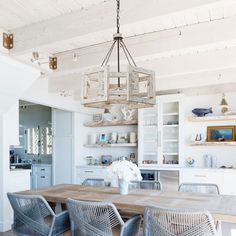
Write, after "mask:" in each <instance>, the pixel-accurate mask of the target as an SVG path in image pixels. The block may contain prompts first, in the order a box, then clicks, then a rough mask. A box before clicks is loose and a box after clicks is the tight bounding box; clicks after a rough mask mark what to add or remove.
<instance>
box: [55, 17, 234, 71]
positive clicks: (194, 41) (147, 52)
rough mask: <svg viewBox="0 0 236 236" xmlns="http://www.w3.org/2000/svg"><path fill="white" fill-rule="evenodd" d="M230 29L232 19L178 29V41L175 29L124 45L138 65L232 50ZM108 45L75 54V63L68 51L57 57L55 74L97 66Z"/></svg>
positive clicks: (131, 40) (112, 57) (113, 58)
mask: <svg viewBox="0 0 236 236" xmlns="http://www.w3.org/2000/svg"><path fill="white" fill-rule="evenodd" d="M229 26H230V27H229ZM231 27H233V28H234V27H235V28H236V17H234V18H230V19H223V20H219V21H214V22H207V23H204V24H196V25H194V26H189V27H184V28H180V30H181V33H182V36H181V39H180V40H179V29H174V30H169V31H163V32H156V33H153V34H146V35H142V36H137V37H135V38H129V39H125V40H124V41H125V43H126V45H127V47H128V48H129V50H130V52H131V54H132V56H133V57H134V59H135V61H136V62H140V63H138V64H140V65H142V64H143V62H144V61H146V60H155V59H161V58H165V57H167V58H169V57H171V56H177V55H181V54H183V55H185V54H196V52H197V51H199V52H202V51H203V52H205V51H207V50H209V51H213V50H216V49H223V48H225V47H234V46H236V31H233V30H232V28H231ZM219 32H224V34H221V33H220V34H219ZM110 45H111V43H105V44H102V45H97V46H93V47H88V48H83V49H80V50H77V51H76V53H77V54H78V60H77V62H73V61H72V57H73V52H72V51H71V52H65V53H59V54H57V57H58V71H70V70H73V69H75V68H80V69H83V68H86V67H89V66H92V65H100V64H101V62H102V60H103V58H104V57H105V53H106V52H107V51H108V49H109V47H110ZM115 59H116V57H115V55H112V56H111V59H110V61H111V62H112V61H114V60H115Z"/></svg>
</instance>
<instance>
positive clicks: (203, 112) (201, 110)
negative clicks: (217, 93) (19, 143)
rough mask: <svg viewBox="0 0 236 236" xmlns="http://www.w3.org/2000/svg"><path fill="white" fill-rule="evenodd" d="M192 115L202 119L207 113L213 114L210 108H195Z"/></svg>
mask: <svg viewBox="0 0 236 236" xmlns="http://www.w3.org/2000/svg"><path fill="white" fill-rule="evenodd" d="M192 113H193V114H195V115H196V116H199V117H203V116H205V115H207V114H209V113H213V111H212V107H210V108H208V109H207V108H195V109H193V110H192Z"/></svg>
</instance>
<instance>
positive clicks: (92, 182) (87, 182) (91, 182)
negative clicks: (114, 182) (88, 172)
mask: <svg viewBox="0 0 236 236" xmlns="http://www.w3.org/2000/svg"><path fill="white" fill-rule="evenodd" d="M82 185H87V186H97V187H105V186H106V187H108V186H109V183H106V182H105V180H104V179H85V180H84V182H83V183H82Z"/></svg>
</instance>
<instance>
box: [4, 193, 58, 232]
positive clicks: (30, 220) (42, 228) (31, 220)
mask: <svg viewBox="0 0 236 236" xmlns="http://www.w3.org/2000/svg"><path fill="white" fill-rule="evenodd" d="M7 196H8V199H9V201H10V204H11V206H12V208H13V211H14V224H13V229H14V231H15V232H17V233H19V234H23V235H35V236H36V235H40V236H41V235H49V234H50V230H51V228H50V227H51V224H52V222H50V221H49V222H47V224H46V223H45V219H46V218H47V217H48V216H50V215H52V216H54V215H55V213H54V212H53V210H52V209H51V207H50V206H49V204H48V203H47V202H46V200H45V199H44V198H43V197H41V196H35V195H34V196H33V195H31V196H28V195H19V194H14V193H7Z"/></svg>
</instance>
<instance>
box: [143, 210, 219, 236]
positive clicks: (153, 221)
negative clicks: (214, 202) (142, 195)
mask: <svg viewBox="0 0 236 236" xmlns="http://www.w3.org/2000/svg"><path fill="white" fill-rule="evenodd" d="M153 235H161V236H176V235H178V236H216V235H217V233H216V229H215V226H214V221H213V219H212V217H211V215H210V213H209V212H208V211H195V210H187V209H186V210H183V209H181V210H177V209H176V210H174V209H164V208H159V207H154V206H153V207H152V206H148V207H146V208H145V210H144V236H153Z"/></svg>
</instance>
